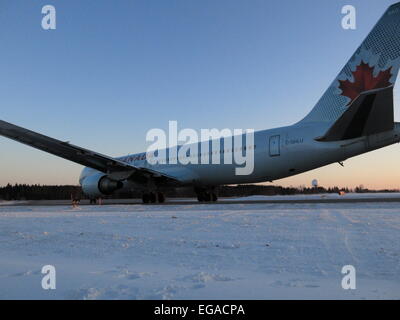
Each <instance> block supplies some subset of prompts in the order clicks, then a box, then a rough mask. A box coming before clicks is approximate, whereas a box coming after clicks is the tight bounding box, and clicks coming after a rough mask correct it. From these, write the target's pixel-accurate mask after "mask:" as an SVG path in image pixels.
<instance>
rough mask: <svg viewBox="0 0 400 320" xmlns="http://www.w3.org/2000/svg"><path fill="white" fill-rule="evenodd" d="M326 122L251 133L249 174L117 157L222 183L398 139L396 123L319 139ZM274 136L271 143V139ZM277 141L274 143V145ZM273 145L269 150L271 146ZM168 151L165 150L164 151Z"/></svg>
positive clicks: (275, 173)
mask: <svg viewBox="0 0 400 320" xmlns="http://www.w3.org/2000/svg"><path fill="white" fill-rule="evenodd" d="M327 129H328V128H327V126H326V125H323V124H317V123H310V124H295V125H292V126H287V127H281V128H276V129H269V130H262V131H258V132H255V133H254V170H253V172H252V173H251V174H249V175H237V174H235V169H236V168H237V165H236V164H234V163H233V164H224V163H223V156H224V155H223V153H220V157H221V162H220V164H186V165H182V164H179V163H178V164H155V165H151V164H149V163H148V162H147V160H145V159H142V160H130V159H135V158H141V156H144V153H139V154H133V155H128V156H123V157H120V158H118V159H119V160H122V161H126V159H127V163H130V164H133V165H135V166H137V167H140V168H150V169H152V170H154V171H157V172H161V173H164V174H166V175H168V176H171V177H174V178H176V179H177V180H179V181H181V182H182V184H183V185H199V186H218V185H225V184H242V183H256V182H264V181H273V180H278V179H282V178H286V177H289V176H293V175H296V174H299V173H302V172H306V171H309V170H312V169H316V168H319V167H322V166H325V165H329V164H332V163H336V162H342V161H344V160H346V159H348V158H351V157H354V156H357V155H360V154H362V153H366V152H369V151H372V150H375V149H379V148H382V147H385V146H388V145H391V144H394V143H398V142H400V123H395V128H394V130H392V131H387V132H383V133H379V134H374V135H370V136H363V137H359V138H356V139H350V140H345V141H343V140H342V141H333V142H319V141H316V140H315V138H317V137H319V136H321V135H322V134H323V133H324V132H325V131H326V130H327ZM271 139H274V140H275V141H274V142H275V143H271ZM276 142H277V143H278V147H277V146H276ZM272 148H273V150H272ZM167 154H168V153H167ZM91 175H104V173H101V172H98V171H96V170H93V169H91V168H85V169H84V170H83V171H82V174H81V177H80V182H82V181H83V180H84V179H85V178H87V177H88V176H91ZM124 188H127V189H129V188H140V186H139V185H137V184H136V183H130V182H129V181H125V182H124Z"/></svg>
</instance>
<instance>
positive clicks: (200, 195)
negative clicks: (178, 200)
mask: <svg viewBox="0 0 400 320" xmlns="http://www.w3.org/2000/svg"><path fill="white" fill-rule="evenodd" d="M195 191H196V194H197V200H199V202H216V201H217V200H218V196H217V194H216V193H215V191H214V190H202V189H196V190H195Z"/></svg>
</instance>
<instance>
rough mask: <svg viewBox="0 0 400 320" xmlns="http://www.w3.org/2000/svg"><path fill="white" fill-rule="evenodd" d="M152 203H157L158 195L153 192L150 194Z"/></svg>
mask: <svg viewBox="0 0 400 320" xmlns="http://www.w3.org/2000/svg"><path fill="white" fill-rule="evenodd" d="M150 202H151V203H156V202H157V195H156V194H155V193H153V192H151V193H150Z"/></svg>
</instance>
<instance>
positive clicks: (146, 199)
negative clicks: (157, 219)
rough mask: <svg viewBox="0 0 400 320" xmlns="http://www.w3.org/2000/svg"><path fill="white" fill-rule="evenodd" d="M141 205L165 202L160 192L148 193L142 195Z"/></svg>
mask: <svg viewBox="0 0 400 320" xmlns="http://www.w3.org/2000/svg"><path fill="white" fill-rule="evenodd" d="M142 201H143V203H157V202H158V203H163V202H165V195H164V194H163V193H162V192H149V193H143V195H142Z"/></svg>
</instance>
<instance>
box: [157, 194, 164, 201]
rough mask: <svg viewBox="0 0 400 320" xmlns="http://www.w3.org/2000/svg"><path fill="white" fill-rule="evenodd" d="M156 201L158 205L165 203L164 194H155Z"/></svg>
mask: <svg viewBox="0 0 400 320" xmlns="http://www.w3.org/2000/svg"><path fill="white" fill-rule="evenodd" d="M157 200H158V202H159V203H164V202H165V196H164V193H162V192H158V193H157Z"/></svg>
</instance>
